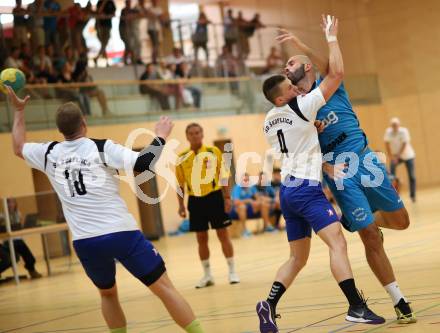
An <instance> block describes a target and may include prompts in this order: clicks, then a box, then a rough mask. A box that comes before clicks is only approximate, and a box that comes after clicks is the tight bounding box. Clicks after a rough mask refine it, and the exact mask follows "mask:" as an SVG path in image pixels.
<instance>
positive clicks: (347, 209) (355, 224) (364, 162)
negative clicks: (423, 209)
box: [325, 148, 404, 232]
mask: <svg viewBox="0 0 440 333" xmlns="http://www.w3.org/2000/svg"><path fill="white" fill-rule="evenodd" d="M347 162H348V163H350V161H347ZM349 169H350V168H348V170H349ZM347 176H348V177H349V178H345V179H343V180H342V181H337V182H335V181H334V180H332V179H330V178H329V177H328V176H326V175H325V180H326V181H327V183H328V185H329V188H330V190H331V191H332V193H333V196H334V197H335V199H336V201H337V202H338V205H339V207H341V210H342V213H343V216H342V220H341V222H342V224H343V225H344V227H345V228H346V229H347V230H349V231H351V232H355V231H358V230H361V229H364V228H365V227H367V226H368V225H370V224H371V223H373V222H374V215H373V213H374V212H375V211H377V210H383V211H386V212H393V211H396V210H399V209H401V208H403V207H404V205H403V202H402V199H400V197H399V194H398V193H397V192H396V190H395V189H394V187H393V185H392V184H391V182H390V180H389V178H388V176H387V171H386V168H385V165H384V164H383V163H381V162H380V161H379V159H378V157H377V155H376V154H375V153H374V152H372V151H371V150H370V149H369V148H367V149H366V150H365V152H363V153H362V154H360V155H359V166H358V170H357V172H356V173H354V174H350V175H347ZM342 185H343V188H342ZM338 187H339V189H338Z"/></svg>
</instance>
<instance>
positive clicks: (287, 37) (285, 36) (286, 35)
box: [276, 29, 328, 76]
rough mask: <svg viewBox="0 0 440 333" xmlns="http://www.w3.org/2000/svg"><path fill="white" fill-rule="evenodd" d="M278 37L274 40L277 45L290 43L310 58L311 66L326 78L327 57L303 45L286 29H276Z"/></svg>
mask: <svg viewBox="0 0 440 333" xmlns="http://www.w3.org/2000/svg"><path fill="white" fill-rule="evenodd" d="M278 33H279V36H277V37H276V40H277V41H278V42H279V43H284V42H291V44H292V45H293V46H294V47H296V48H297V49H298V50H299V51H301V53H303V54H304V55H306V56H307V57H309V58H310V60H311V61H312V63H313V64H315V65H316V67H317V68H318V71H319V73H320V74H321V75H322V76H326V75H327V73H328V59H327V57H324V56H321V55H319V54H318V53H317V52H316V51H314V50H313V49H312V48H310V47H309V46H307V45H306V44H304V42H303V41H302V40H300V39H299V38H298V37H297V36H296V35H295V34H293V33H292V32H290V31H288V30H286V29H278Z"/></svg>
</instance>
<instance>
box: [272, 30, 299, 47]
mask: <svg viewBox="0 0 440 333" xmlns="http://www.w3.org/2000/svg"><path fill="white" fill-rule="evenodd" d="M275 40H276V41H277V42H278V43H280V44H281V43H285V42H289V41H290V42H292V43H293V44H295V45H298V44H299V43H300V42H301V41H300V39H299V38H298V37H296V36H295V35H294V34H293V33H292V32H290V31H289V30H286V29H283V28H279V29H278V36H276V37H275Z"/></svg>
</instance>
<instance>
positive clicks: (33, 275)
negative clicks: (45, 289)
mask: <svg viewBox="0 0 440 333" xmlns="http://www.w3.org/2000/svg"><path fill="white" fill-rule="evenodd" d="M29 275H30V277H31V279H32V280H35V279H40V278H42V277H43V275H41V274H40V273H38V272H37V271H36V270H33V271H29Z"/></svg>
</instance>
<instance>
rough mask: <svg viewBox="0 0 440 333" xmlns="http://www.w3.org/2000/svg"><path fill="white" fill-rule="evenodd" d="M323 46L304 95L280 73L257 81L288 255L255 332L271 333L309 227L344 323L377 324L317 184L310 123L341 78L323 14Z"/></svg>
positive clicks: (333, 35)
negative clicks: (323, 68) (322, 251)
mask: <svg viewBox="0 0 440 333" xmlns="http://www.w3.org/2000/svg"><path fill="white" fill-rule="evenodd" d="M323 27H325V29H324V31H325V33H326V37H327V42H328V47H329V63H328V67H329V71H328V74H327V76H326V77H325V78H324V79H323V80H322V82H321V83H320V84H319V86H318V87H314V89H313V90H312V91H311V92H310V93H308V94H307V95H304V96H299V90H298V88H297V87H295V86H294V85H293V84H292V83H291V82H290V80H289V79H288V78H287V77H286V76H283V75H274V76H271V77H270V78H268V79H267V80H266V81H265V82H264V83H263V92H264V95H265V97H266V98H267V99H268V100H269V101H270V102H271V103H273V104H274V105H275V107H274V108H272V110H270V111H269V113H268V114H267V116H266V119H265V122H264V127H263V131H264V133H265V135H266V139H267V141H268V142H269V144H270V145H271V147H272V148H274V149H275V150H276V151H277V152H280V153H282V154H283V162H282V168H281V176H282V179H283V184H282V185H281V189H280V203H281V211H282V213H283V215H284V218H285V220H286V231H287V238H288V241H289V245H290V252H291V256H290V258H289V259H288V260H287V261H286V262H285V263H284V264H283V265H282V266H281V267H280V268H279V270H278V272H277V275H276V278H275V281H274V282H273V284H272V288H271V290H270V293H269V295H268V298H267V300H266V301H260V302H259V303H258V304H257V307H256V311H257V314H258V317H259V320H260V332H261V333H276V332H278V328H277V325H276V321H275V318H276V317H277V316H276V306H277V303H278V301H279V300H280V298H281V296H282V295H283V294H284V292H285V291H286V289H287V288H288V287H289V286H290V285H291V284H292V282H293V280H294V279H295V278H296V276H297V275H298V273H299V272H300V271H301V269H302V268H303V267H304V266H305V265H306V262H307V259H308V257H309V253H310V244H311V230H312V229H313V230H314V232H315V233H316V234H317V235H318V236H319V237H320V238H321V239H322V240H323V241H324V242H325V243H326V244H327V246H328V247H329V253H330V267H331V271H332V273H333V276H334V278H335V280H336V281H337V282H338V284H339V287H340V288H341V290H342V292H343V293H344V295H345V297H346V298H347V301H348V303H349V309H348V313H347V316H346V320H347V321H351V322H362V323H369V324H382V323H384V322H385V319H384V318H382V317H380V316H378V315H376V314H375V313H374V312H373V311H371V310H370V309H369V308H368V307H367V304H366V301H365V300H364V299H363V297H361V295H360V294H359V293H358V291H357V289H356V285H355V282H354V279H353V273H352V271H351V267H350V262H349V260H348V255H347V244H346V241H345V238H344V235H343V233H342V228H341V224H340V222H339V219H338V215H337V214H336V212H335V210H334V208H333V206H332V204H331V203H330V202H329V201H328V200H327V199H326V197H325V195H324V193H323V191H322V187H321V183H320V181H321V177H322V176H321V170H322V155H321V149H320V146H319V140H318V133H317V131H316V128H315V125H314V122H315V119H316V115H317V113H318V110H319V109H320V108H321V107H322V106H324V105H325V104H326V101H328V100H329V99H330V98H331V97H332V95H333V94H334V92H335V91H336V90H337V89H338V87H339V86H340V84H341V82H342V78H343V76H344V65H343V60H342V54H341V51H340V49H339V45H338V41H337V32H338V21H337V19H335V18H334V17H333V18H331V17H330V16H328V17H327V18H323Z"/></svg>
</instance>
